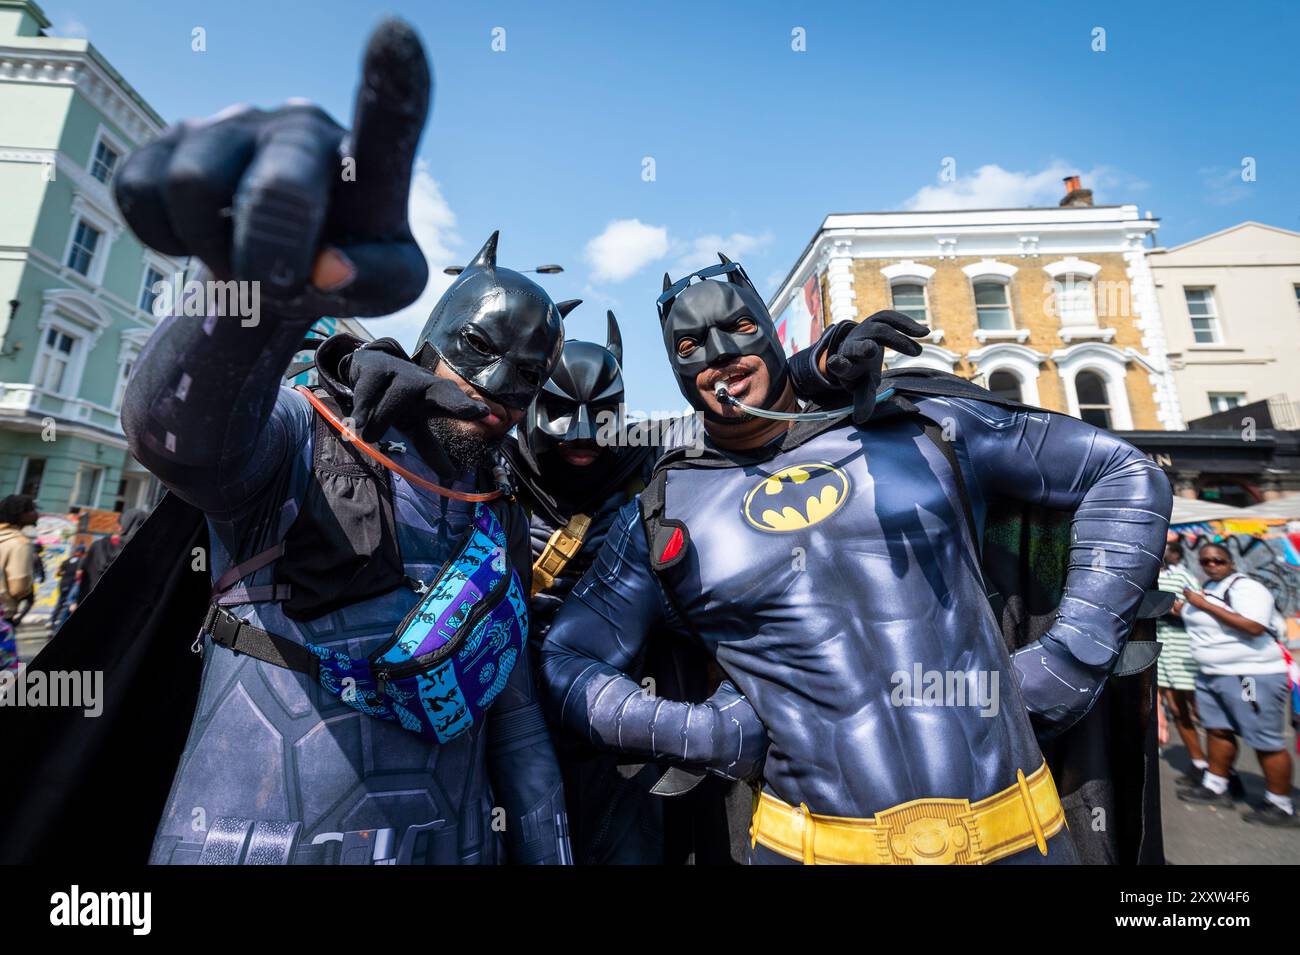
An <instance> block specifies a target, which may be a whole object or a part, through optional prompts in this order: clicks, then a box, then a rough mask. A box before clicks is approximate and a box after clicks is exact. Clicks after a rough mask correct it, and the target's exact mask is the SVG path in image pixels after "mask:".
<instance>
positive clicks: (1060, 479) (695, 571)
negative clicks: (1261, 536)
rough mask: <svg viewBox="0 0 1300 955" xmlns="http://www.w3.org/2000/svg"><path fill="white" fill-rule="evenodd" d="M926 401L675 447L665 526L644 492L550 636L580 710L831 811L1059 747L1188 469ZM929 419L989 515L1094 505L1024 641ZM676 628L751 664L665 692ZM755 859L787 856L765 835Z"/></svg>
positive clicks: (1061, 425)
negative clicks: (1011, 506) (717, 680)
mask: <svg viewBox="0 0 1300 955" xmlns="http://www.w3.org/2000/svg"><path fill="white" fill-rule="evenodd" d="M714 284H716V283H714ZM683 298H685V296H683ZM757 308H758V306H753V307H752V308H751V311H757ZM670 321H671V319H670ZM769 321H770V319H769ZM719 348H720V351H725V350H726V348H725V346H719ZM725 360H727V356H726V355H725V354H723V355H721V356H720V357H719V359H718V361H725ZM684 390H685V389H684ZM915 409H916V411H917V412H919V414H915V413H914V414H894V415H890V414H888V413H884V414H882V411H887V410H888V409H885V408H881V409H878V410H877V414H876V416H875V417H874V418H872V419H871V420H869V421H868V422H867V423H866V424H865V426H863V427H858V426H856V425H854V424H853V423H852V422H850V421H847V420H844V421H840V422H837V423H833V424H831V425H829V426H827V425H821V426H820V427H814V426H809V425H805V424H802V423H801V424H799V425H796V426H795V427H794V428H793V429H792V430H790V431H789V432H787V433H785V434H784V435H782V436H780V437H779V438H777V439H776V440H774V441H773V442H771V443H770V444H768V445H767V446H765V447H762V448H761V449H759V450H757V451H753V452H748V453H737V452H727V453H723V452H720V451H718V450H716V449H712V450H711V451H710V452H709V453H706V454H705V455H703V456H701V457H699V458H696V459H693V460H690V459H686V458H685V457H682V456H679V455H670V456H669V457H668V458H666V459H665V460H664V461H661V462H660V464H659V470H660V471H661V472H662V477H663V480H664V483H663V485H662V502H661V507H662V511H661V514H662V518H663V525H662V526H661V527H660V528H659V531H660V533H659V535H658V536H656V537H655V538H654V541H653V543H652V542H648V541H647V534H646V529H645V527H644V526H643V516H642V512H641V510H640V509H639V508H638V506H637V505H635V504H633V505H628V506H627V507H625V508H624V509H623V510H622V512H621V513H620V515H619V520H618V522H617V523H616V524H615V526H614V527H613V528H612V529H611V531H610V534H609V538H608V542H607V544H606V546H605V547H604V549H603V550H602V552H601V554H600V555H599V557H598V558H597V561H596V563H595V565H594V566H593V567H592V568H591V570H590V571H589V572H588V573H587V575H586V576H585V577H584V578H583V580H582V581H581V582H580V583H579V584H578V585H577V587H576V588H575V589H574V592H573V597H572V598H571V599H570V600H569V602H568V603H567V604H566V605H565V606H564V607H563V608H562V610H561V611H560V613H559V614H558V616H557V617H556V619H555V621H554V623H553V624H552V627H551V630H550V633H549V635H548V637H547V641H546V644H545V647H544V649H543V664H542V682H543V684H544V686H545V691H546V694H547V697H548V700H549V703H550V705H551V707H552V708H553V710H554V712H555V713H556V714H558V717H559V718H560V719H561V720H562V722H563V724H564V725H565V726H566V727H567V728H568V729H570V730H571V731H573V732H575V733H582V734H586V737H587V738H588V739H590V740H591V741H592V742H593V743H595V744H597V745H600V746H603V747H608V748H611V749H615V750H618V751H620V752H624V753H635V754H638V755H641V756H643V757H645V758H655V759H665V760H671V761H675V762H677V763H680V764H683V765H686V766H689V767H695V768H699V769H707V770H709V771H711V772H714V773H717V774H720V775H724V776H728V777H732V778H746V777H749V776H751V775H754V774H758V783H759V784H760V785H761V787H762V789H763V790H764V791H765V792H767V793H770V794H772V795H774V796H775V797H777V798H779V800H781V801H783V802H784V803H785V804H787V805H789V806H791V807H800V806H802V807H804V809H805V810H806V811H807V812H811V813H815V814H819V815H823V816H835V817H853V818H869V817H872V816H873V815H874V814H876V813H879V812H882V811H883V810H887V809H889V808H891V807H896V806H899V805H900V804H905V803H908V802H909V801H911V800H916V799H943V798H948V799H965V800H970V801H971V802H977V801H979V800H981V799H984V798H985V797H989V796H991V795H993V794H995V793H999V792H1001V791H1004V790H1006V789H1007V788H1008V787H1009V786H1014V785H1015V784H1016V781H1017V778H1018V777H1017V773H1018V771H1019V772H1022V773H1023V774H1024V775H1025V776H1029V775H1031V774H1032V773H1033V772H1034V771H1035V770H1037V769H1038V768H1039V767H1040V766H1042V765H1043V757H1042V755H1041V752H1040V749H1039V743H1038V738H1039V736H1040V735H1041V736H1044V737H1046V736H1049V735H1051V734H1054V733H1056V732H1059V731H1061V730H1063V729H1064V728H1066V727H1068V726H1070V725H1071V724H1072V723H1074V722H1075V721H1076V720H1078V719H1079V718H1080V717H1081V716H1082V715H1083V714H1085V713H1086V712H1087V711H1088V709H1089V708H1090V707H1091V706H1092V704H1093V703H1094V702H1095V700H1096V698H1097V696H1098V694H1099V692H1100V691H1101V689H1102V687H1103V685H1104V683H1105V681H1106V678H1107V676H1108V675H1109V674H1110V672H1111V669H1112V667H1113V666H1114V664H1115V662H1116V660H1117V658H1118V655H1119V653H1120V650H1121V648H1122V647H1123V644H1124V640H1125V637H1126V636H1127V634H1128V631H1129V628H1130V627H1131V625H1132V622H1133V620H1134V617H1135V615H1136V613H1137V609H1138V605H1139V603H1140V601H1141V598H1142V595H1143V593H1144V591H1145V589H1146V588H1147V586H1149V584H1150V583H1151V581H1152V580H1153V579H1154V575H1155V573H1156V570H1157V568H1158V566H1159V562H1160V553H1161V548H1162V546H1163V541H1164V534H1165V530H1166V525H1167V515H1168V513H1169V507H1170V500H1171V499H1170V490H1169V485H1168V482H1167V480H1166V479H1165V477H1164V475H1163V474H1162V472H1161V471H1160V470H1159V469H1158V468H1157V467H1156V466H1155V465H1154V464H1153V463H1152V462H1150V461H1148V460H1147V459H1146V458H1145V457H1144V456H1143V455H1142V454H1140V453H1139V452H1138V451H1137V450H1136V449H1134V448H1133V447H1131V446H1130V445H1128V444H1127V443H1125V442H1124V441H1122V440H1120V439H1118V438H1116V437H1115V436H1113V435H1111V434H1109V433H1107V432H1105V431H1102V430H1099V429H1097V428H1095V427H1092V426H1091V425H1088V424H1085V423H1083V422H1082V421H1079V420H1077V419H1074V418H1071V417H1068V416H1065V415H1060V414H1053V413H1048V412H1045V411H1034V410H1023V409H1021V410H1017V409H1009V408H1006V407H1003V406H1000V405H998V404H995V403H993V402H985V401H979V400H971V399H967V398H951V397H930V398H924V397H922V398H919V399H918V400H916V401H915ZM927 419H928V421H929V422H932V423H939V424H940V425H941V426H942V428H943V430H944V433H945V435H946V436H947V440H950V441H951V447H952V449H953V451H954V452H955V460H956V461H958V462H959V466H960V469H961V478H962V479H963V480H962V483H963V484H964V485H965V489H966V494H967V495H968V497H969V501H970V505H971V510H972V511H973V517H974V520H975V523H976V524H977V526H978V527H981V528H982V524H983V520H984V514H985V504H986V501H987V500H989V499H991V498H992V497H994V496H1000V497H1008V498H1012V499H1015V500H1021V501H1027V502H1033V503H1036V504H1042V505H1046V506H1048V507H1052V508H1060V509H1072V510H1074V518H1073V524H1072V533H1071V549H1070V561H1069V569H1068V576H1067V578H1066V582H1065V596H1064V599H1063V600H1062V602H1061V605H1060V609H1059V613H1058V616H1057V619H1056V622H1055V624H1054V625H1053V626H1052V627H1051V629H1050V630H1049V631H1048V632H1047V634H1046V635H1044V636H1043V637H1042V639H1041V640H1039V641H1037V642H1035V643H1033V644H1031V645H1029V646H1026V647H1025V648H1024V649H1022V650H1021V651H1019V652H1018V653H1017V654H1016V655H1015V657H1014V658H1012V657H1010V656H1009V655H1008V652H1007V650H1006V648H1005V644H1004V642H1003V639H1002V636H1001V633H1000V631H999V627H998V623H997V621H996V619H995V618H994V615H993V612H992V610H991V608H990V605H989V602H988V600H987V598H986V595H985V590H984V586H983V583H982V581H981V575H980V562H979V556H978V552H977V545H976V543H975V541H973V540H972V537H971V531H970V530H969V528H968V526H967V522H966V520H965V519H964V517H963V504H962V492H961V489H960V488H959V486H958V483H957V481H956V475H954V473H953V471H952V468H951V466H950V463H949V459H948V458H947V457H946V456H945V454H943V453H941V449H940V448H938V447H937V446H936V443H935V442H934V441H933V440H931V439H930V438H928V437H927V436H926V435H925V434H924V433H923V427H922V424H921V422H922V421H925V420H927ZM674 528H677V529H679V530H680V531H683V532H684V533H673V534H670V533H669V531H672V530H673V529H674ZM977 532H978V531H977ZM665 541H666V542H667V543H666V544H664V543H663V542H665ZM652 546H653V547H654V548H655V549H656V550H659V549H660V547H661V546H663V548H664V549H663V551H662V552H661V553H653V552H652V551H651V547H652ZM664 629H671V630H673V631H675V632H676V633H677V634H678V635H679V636H680V638H681V639H697V640H699V641H700V642H701V643H702V645H703V646H704V648H705V649H706V651H707V652H708V653H709V654H710V655H711V656H712V657H713V658H714V659H715V660H716V661H717V663H718V664H719V665H720V666H721V668H722V669H723V670H724V671H725V672H726V674H727V676H728V677H729V678H730V681H731V683H734V686H732V685H731V683H724V684H723V686H722V687H720V688H719V691H718V692H717V693H716V694H715V696H714V697H713V698H711V699H710V700H709V701H708V702H705V703H699V704H689V703H682V702H675V701H673V700H668V699H658V698H654V697H652V696H649V695H647V694H646V693H645V692H643V690H642V688H641V687H640V686H639V685H638V684H637V683H635V682H634V681H632V680H631V679H629V678H628V677H627V676H626V675H625V674H626V671H627V670H628V669H629V668H630V667H632V666H633V665H634V661H636V659H637V658H638V655H639V654H640V653H641V651H642V649H643V645H644V641H645V637H646V635H647V634H648V633H650V632H651V631H662V630H664ZM932 673H937V674H938V675H939V679H940V680H942V681H943V684H944V686H946V687H948V688H952V687H954V686H956V687H958V688H964V690H965V691H966V699H965V700H964V701H963V700H960V699H958V700H953V699H951V698H950V697H951V689H949V690H948V691H947V692H948V693H949V697H945V698H944V699H942V700H938V699H932V698H930V696H929V695H928V693H927V692H926V689H925V687H924V686H923V685H917V680H916V677H917V676H926V675H929V674H932ZM922 682H923V683H924V682H926V681H925V680H924V679H923V681H922ZM981 687H985V688H989V687H991V688H993V690H994V692H993V696H992V699H991V700H990V699H987V698H981V694H980V693H979V689H980V688H981ZM959 695H960V694H959ZM1036 734H1038V735H1036ZM1049 848H1050V851H1049V852H1046V853H1043V854H1040V853H1039V852H1038V851H1034V850H1029V851H1027V852H1021V853H1018V854H1015V855H1013V856H1012V859H1013V860H1017V861H1018V860H1022V859H1023V860H1025V861H1040V860H1041V861H1049V862H1058V861H1064V862H1068V861H1072V860H1073V858H1074V856H1073V852H1072V849H1071V847H1070V846H1069V844H1068V842H1066V841H1063V840H1061V839H1059V838H1057V839H1052V840H1051V841H1050V844H1049ZM1044 855H1045V856H1046V859H1043V856H1044ZM753 861H756V862H765V861H780V857H779V856H778V855H777V854H776V853H774V852H771V851H769V850H768V849H766V848H765V847H764V846H763V845H756V846H755V848H754V852H753Z"/></svg>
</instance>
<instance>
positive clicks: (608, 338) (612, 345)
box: [605, 310, 623, 368]
mask: <svg viewBox="0 0 1300 955" xmlns="http://www.w3.org/2000/svg"><path fill="white" fill-rule="evenodd" d="M605 322H606V330H605V347H606V348H607V349H608V350H609V353H610V354H611V355H613V356H614V360H615V361H616V362H618V364H619V367H620V368H621V367H623V336H622V335H621V334H620V333H619V330H618V322H617V321H616V320H615V318H614V313H613V312H612V311H609V310H606V312H605Z"/></svg>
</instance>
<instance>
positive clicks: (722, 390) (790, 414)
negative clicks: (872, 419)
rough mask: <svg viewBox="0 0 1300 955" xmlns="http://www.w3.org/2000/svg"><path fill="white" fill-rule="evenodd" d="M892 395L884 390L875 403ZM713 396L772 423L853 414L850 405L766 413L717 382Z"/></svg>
mask: <svg viewBox="0 0 1300 955" xmlns="http://www.w3.org/2000/svg"><path fill="white" fill-rule="evenodd" d="M893 393H894V389H893V388H892V387H891V388H885V389H883V390H881V391H880V392H879V393H878V394H877V395H876V401H877V402H880V401H884V400H885V399H886V398H888V397H889V396H890V395H892V394H893ZM713 396H714V397H715V398H717V399H718V403H719V404H722V405H730V406H731V407H733V408H736V409H737V410H739V411H743V412H744V413H745V414H747V415H752V416H753V417H755V418H770V419H771V420H773V421H830V420H831V419H832V418H843V417H844V416H845V415H847V414H851V413H852V412H853V406H852V405H845V406H844V407H843V408H831V409H827V410H826V411H768V410H767V409H765V408H754V407H751V406H750V405H747V404H744V403H742V402H740V401H738V400H736V399H735V398H733V397H731V395H730V394H728V392H727V386H726V385H725V384H723V383H722V382H718V386H717V387H716V388H714V389H713Z"/></svg>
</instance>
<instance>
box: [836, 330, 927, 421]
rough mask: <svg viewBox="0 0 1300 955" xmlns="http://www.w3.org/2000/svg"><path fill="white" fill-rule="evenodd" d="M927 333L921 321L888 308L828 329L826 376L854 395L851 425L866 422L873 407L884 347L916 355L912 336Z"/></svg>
mask: <svg viewBox="0 0 1300 955" xmlns="http://www.w3.org/2000/svg"><path fill="white" fill-rule="evenodd" d="M928 334H930V329H929V328H927V327H926V326H924V325H922V324H921V323H920V322H915V321H913V320H912V319H910V318H908V317H907V316H906V315H904V314H903V313H902V312H895V311H892V310H890V309H886V310H885V311H882V312H876V313H875V314H874V315H872V316H870V317H869V318H866V319H864V320H863V321H861V322H840V323H839V324H838V325H836V326H835V327H834V328H832V329H831V331H830V335H831V340H830V343H829V344H828V345H827V346H826V350H825V355H826V378H827V380H828V381H830V382H831V384H833V385H838V386H839V387H841V388H843V389H844V390H845V391H847V392H849V393H850V394H852V395H853V422H854V424H858V425H862V424H865V423H866V421H867V419H868V418H870V417H871V412H872V411H873V410H874V409H875V407H876V392H877V391H878V390H879V389H880V378H881V375H882V374H883V366H884V361H885V348H887V347H888V348H892V349H893V350H894V351H896V352H900V353H902V354H904V355H913V356H915V355H919V354H921V346H920V345H919V344H917V343H916V342H914V341H913V340H912V339H913V338H923V337H924V336H926V335H928ZM909 336H910V337H909Z"/></svg>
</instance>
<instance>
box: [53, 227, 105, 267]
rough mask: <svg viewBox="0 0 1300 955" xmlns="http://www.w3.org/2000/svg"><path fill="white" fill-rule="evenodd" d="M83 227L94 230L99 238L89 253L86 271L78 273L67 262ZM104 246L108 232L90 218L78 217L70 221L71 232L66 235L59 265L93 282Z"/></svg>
mask: <svg viewBox="0 0 1300 955" xmlns="http://www.w3.org/2000/svg"><path fill="white" fill-rule="evenodd" d="M83 225H84V226H86V227H87V228H90V229H94V230H95V232H97V233H98V234H99V238H98V239H96V240H95V248H94V250H93V251H92V252H91V253H90V261H89V262H88V263H87V266H86V271H85V272H78V271H77V270H76V269H75V268H73V267H72V263H71V262H69V261H68V260H69V259H70V258H71V257H72V249H73V246H75V245H76V244H77V232H78V231H79V229H80V228H81V226H83ZM106 245H108V230H107V229H104V228H103V227H101V226H100V224H99V223H98V222H96V221H95V220H94V219H93V218H92V217H90V216H85V215H79V216H77V217H76V218H74V219H73V220H72V230H71V232H70V233H69V234H68V247H67V249H65V250H64V252H63V262H62V263H61V264H62V266H63V267H64V268H65V269H67V270H68V271H69V272H74V273H76V274H77V275H80V276H81V277H82V278H83V279H85V280H86V281H88V282H94V281H95V279H94V278H93V276H94V275H95V272H96V270H97V269H98V267H99V261H100V259H101V258H102V256H103V252H104V247H105V246H106ZM101 271H102V270H101Z"/></svg>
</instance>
